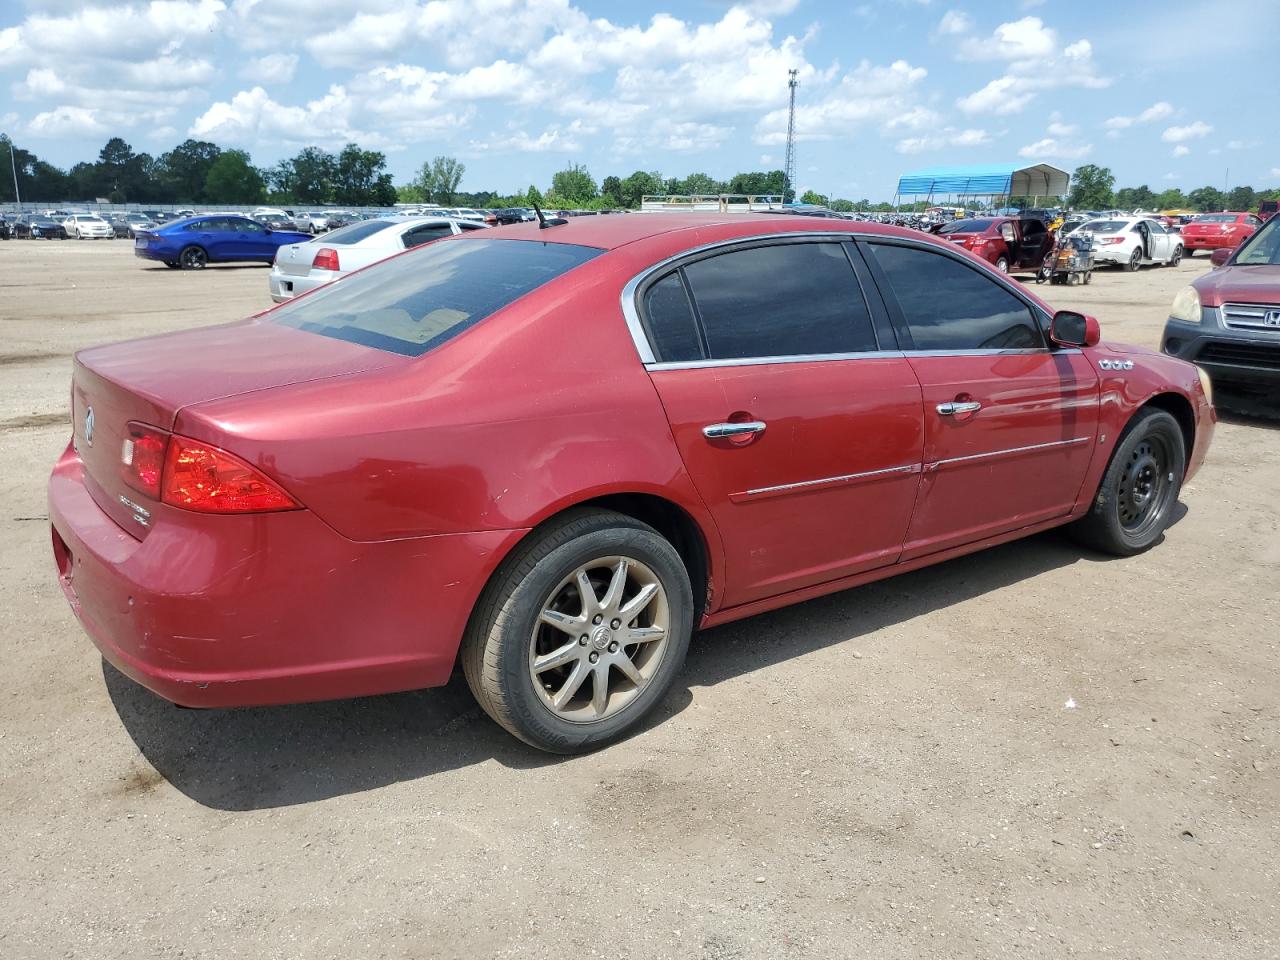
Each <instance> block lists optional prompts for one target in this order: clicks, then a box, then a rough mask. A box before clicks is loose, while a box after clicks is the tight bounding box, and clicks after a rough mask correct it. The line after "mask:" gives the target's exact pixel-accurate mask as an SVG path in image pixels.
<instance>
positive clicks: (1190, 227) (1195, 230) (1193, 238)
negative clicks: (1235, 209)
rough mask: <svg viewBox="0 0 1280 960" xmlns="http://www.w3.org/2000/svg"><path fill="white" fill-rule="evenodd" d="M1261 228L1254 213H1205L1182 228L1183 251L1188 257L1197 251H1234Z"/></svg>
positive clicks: (1260, 222) (1259, 221) (1260, 223)
mask: <svg viewBox="0 0 1280 960" xmlns="http://www.w3.org/2000/svg"><path fill="white" fill-rule="evenodd" d="M1260 226H1262V220H1261V219H1260V218H1259V217H1258V216H1257V214H1253V213H1204V214H1201V215H1200V216H1198V217H1196V218H1195V219H1194V220H1192V221H1191V222H1190V223H1189V224H1187V225H1186V226H1185V227H1183V228H1182V249H1183V252H1184V253H1186V255H1187V256H1188V257H1190V256H1193V255H1194V254H1195V252H1196V251H1197V250H1219V249H1223V248H1225V249H1227V250H1234V249H1235V248H1236V247H1238V246H1240V243H1241V241H1243V240H1247V239H1248V238H1249V237H1251V236H1253V231H1255V230H1257V229H1258V228H1259V227H1260Z"/></svg>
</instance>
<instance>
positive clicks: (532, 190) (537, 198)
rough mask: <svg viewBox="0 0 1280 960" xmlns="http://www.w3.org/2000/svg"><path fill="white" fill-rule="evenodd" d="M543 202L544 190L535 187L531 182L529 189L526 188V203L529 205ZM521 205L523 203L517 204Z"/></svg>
mask: <svg viewBox="0 0 1280 960" xmlns="http://www.w3.org/2000/svg"><path fill="white" fill-rule="evenodd" d="M542 202H543V196H542V191H541V190H539V189H538V188H537V187H535V186H534V185H533V184H529V189H528V190H526V191H525V194H524V203H526V204H528V205H529V206H533V205H534V204H535V203H536V204H538V205H539V206H541V205H542ZM520 205H521V204H516V206H520Z"/></svg>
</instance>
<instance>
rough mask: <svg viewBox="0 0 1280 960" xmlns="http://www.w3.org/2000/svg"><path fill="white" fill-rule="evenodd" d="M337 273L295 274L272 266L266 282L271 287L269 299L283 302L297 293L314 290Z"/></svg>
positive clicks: (333, 277) (336, 275)
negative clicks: (317, 274)
mask: <svg viewBox="0 0 1280 960" xmlns="http://www.w3.org/2000/svg"><path fill="white" fill-rule="evenodd" d="M338 276H339V274H336V273H330V274H327V275H325V276H321V277H317V276H313V275H311V274H303V275H299V276H295V275H293V274H289V273H283V272H281V270H280V268H279V267H277V266H273V267H272V268H271V276H270V278H269V279H268V284H269V285H270V288H271V299H272V300H274V301H275V302H276V303H284V302H285V301H286V300H291V299H293V298H294V297H296V296H298V295H299V294H302V293H306V292H307V291H309V290H314V289H315V288H316V287H322V286H324V285H325V284H326V283H328V282H329V281H330V280H332V279H335V278H336V277H338Z"/></svg>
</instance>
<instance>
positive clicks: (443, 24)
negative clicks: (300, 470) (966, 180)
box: [0, 0, 1280, 200]
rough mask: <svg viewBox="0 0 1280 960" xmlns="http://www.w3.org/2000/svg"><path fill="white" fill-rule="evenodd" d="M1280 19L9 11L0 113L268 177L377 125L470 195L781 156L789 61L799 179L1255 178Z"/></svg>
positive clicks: (1099, 13)
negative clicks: (197, 150)
mask: <svg viewBox="0 0 1280 960" xmlns="http://www.w3.org/2000/svg"><path fill="white" fill-rule="evenodd" d="M354 10H358V11H359V13H358V14H357V15H355V16H354V17H353V13H352V12H353V11H354ZM1277 36H1280V3H1278V2H1275V0H1231V2H1212V0H1198V2H1182V0H1162V2H1159V3H1147V2H1135V0H1130V2H1129V3H1127V4H1120V3H1116V2H1106V3H1103V2H1095V0H1075V2H1073V3H1069V4H1062V3H1058V4H1051V3H1046V2H1043V0H1006V2H1004V3H1000V4H994V3H949V2H944V0H879V2H874V3H858V2H834V0H741V2H738V3H730V2H714V0H683V2H676V0H664V2H626V3H605V2H596V0H354V2H353V0H152V2H133V3H130V2H121V0H4V2H3V3H0V90H3V91H4V93H3V94H2V95H0V130H4V131H6V132H8V133H9V134H10V135H11V136H12V137H14V139H15V140H16V141H17V142H18V143H20V144H22V145H24V146H27V147H28V148H29V149H32V150H34V151H35V152H37V153H38V154H40V155H41V156H43V157H45V158H46V159H49V160H51V161H53V162H55V163H57V164H59V165H62V166H66V165H69V164H71V163H73V162H75V161H77V160H81V159H91V158H92V157H94V156H96V153H97V151H98V149H99V148H100V147H101V145H102V144H103V142H105V140H106V139H107V137H109V136H112V135H117V134H118V135H120V136H123V137H124V138H125V139H126V140H128V141H129V142H130V143H132V144H133V146H134V148H135V149H136V150H139V151H142V150H146V151H149V152H152V153H158V152H161V151H163V150H165V149H167V148H168V147H170V146H172V145H173V144H174V143H176V142H178V141H180V140H182V139H184V138H186V137H187V136H194V137H198V138H202V139H209V140H213V141H215V142H217V143H219V144H221V145H223V146H236V147H241V148H244V149H247V150H249V151H250V152H251V153H252V155H253V158H254V161H255V162H256V163H258V164H259V165H263V166H265V165H269V164H271V163H274V162H275V161H276V160H278V159H280V158H282V157H285V156H289V155H292V154H293V153H295V152H297V150H298V149H299V148H301V147H302V146H305V145H307V144H317V145H320V146H324V147H328V148H336V147H339V146H341V145H342V144H343V143H345V142H347V141H348V140H356V141H357V142H359V143H360V144H362V145H363V146H365V147H375V148H377V149H380V150H383V151H385V152H386V154H387V158H388V164H389V167H390V169H391V171H392V173H393V174H394V175H395V177H396V179H397V181H405V180H407V179H409V178H410V177H411V176H412V174H413V172H414V171H415V170H416V168H417V167H418V166H420V165H421V163H422V162H423V161H424V160H427V159H430V158H431V157H433V156H435V155H437V154H451V155H454V156H457V157H459V158H460V159H462V160H463V162H464V163H465V164H466V168H467V172H466V176H465V177H464V179H463V183H462V187H463V189H467V190H480V189H497V190H500V191H514V190H516V189H523V188H524V187H526V186H528V185H529V184H530V183H534V184H537V185H539V186H542V187H545V186H546V184H547V183H549V181H550V178H551V174H552V173H553V172H554V171H555V170H558V169H561V168H562V167H564V166H565V165H567V164H569V163H574V162H576V163H583V164H585V165H586V166H587V167H588V169H589V170H590V171H591V173H592V174H593V175H594V176H595V177H596V178H597V180H599V179H600V178H602V177H604V176H605V175H607V174H610V173H614V174H619V175H622V176H625V175H626V174H628V173H630V172H631V171H633V170H636V169H647V170H655V169H656V170H659V171H661V172H662V173H663V174H664V175H666V176H684V175H686V174H688V173H690V172H693V171H704V172H707V173H710V174H712V175H713V176H716V177H725V178H727V177H728V176H730V175H732V174H733V173H735V172H738V171H740V170H752V169H761V168H777V167H781V166H782V156H783V152H784V143H783V141H784V136H785V131H786V96H787V88H786V77H787V70H788V69H791V68H795V69H797V70H799V71H800V80H801V86H800V89H799V96H798V100H797V102H798V114H797V129H798V173H797V182H798V185H799V187H800V188H801V189H802V190H803V189H806V188H810V187H811V188H814V189H816V190H818V191H819V192H821V193H825V194H830V195H833V196H841V197H848V198H850V199H859V198H861V197H869V198H871V199H873V200H877V199H885V198H888V197H890V196H891V195H892V193H893V187H894V184H895V183H896V180H897V177H898V175H899V174H900V173H902V172H904V171H907V170H911V169H915V168H919V167H924V166H931V165H935V164H938V163H948V162H954V163H986V162H995V161H1005V160H1018V159H1027V160H1028V161H1031V160H1034V161H1044V162H1049V163H1054V164H1056V165H1058V166H1062V167H1065V168H1067V169H1072V168H1074V167H1076V166H1078V165H1079V164H1081V163H1086V162H1088V163H1098V164H1102V165H1105V166H1109V167H1110V168H1111V169H1112V170H1113V171H1114V172H1115V174H1116V176H1117V178H1118V181H1119V185H1121V186H1125V185H1130V186H1136V185H1137V184H1140V183H1146V184H1148V185H1149V186H1151V187H1152V188H1153V189H1156V190H1160V189H1164V188H1165V187H1168V186H1179V187H1182V188H1183V189H1190V188H1194V187H1197V186H1202V185H1204V184H1212V185H1214V186H1222V185H1223V182H1224V178H1226V177H1228V171H1229V180H1230V185H1233V186H1234V185H1236V184H1250V185H1253V186H1257V187H1262V186H1274V185H1275V184H1277V183H1280V150H1277V149H1276V148H1277V146H1278V140H1280V136H1278V135H1277V132H1276V125H1275V120H1276V117H1277V115H1278V113H1280V108H1277V107H1276V105H1275V101H1274V92H1273V88H1274V79H1273V77H1274V70H1273V64H1274V50H1273V48H1274V44H1275V42H1276V38H1277ZM1251 77H1252V78H1253V79H1252V81H1251V79H1250V78H1251ZM1250 90H1252V91H1253V92H1252V93H1250V92H1249V91H1250Z"/></svg>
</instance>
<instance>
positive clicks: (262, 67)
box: [240, 53, 298, 83]
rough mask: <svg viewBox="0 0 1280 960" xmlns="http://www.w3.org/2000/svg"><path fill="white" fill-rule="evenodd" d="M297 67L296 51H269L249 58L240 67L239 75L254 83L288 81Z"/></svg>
mask: <svg viewBox="0 0 1280 960" xmlns="http://www.w3.org/2000/svg"><path fill="white" fill-rule="evenodd" d="M297 69H298V55H297V54H296V53H269V54H267V55H266V56H265V57H258V58H257V59H254V60H250V61H249V62H248V63H247V64H245V65H244V67H242V68H241V70H240V76H242V77H244V78H245V79H246V80H252V81H254V82H256V83H288V82H289V81H290V80H292V79H293V74H294V72H295V71H296V70H297Z"/></svg>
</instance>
